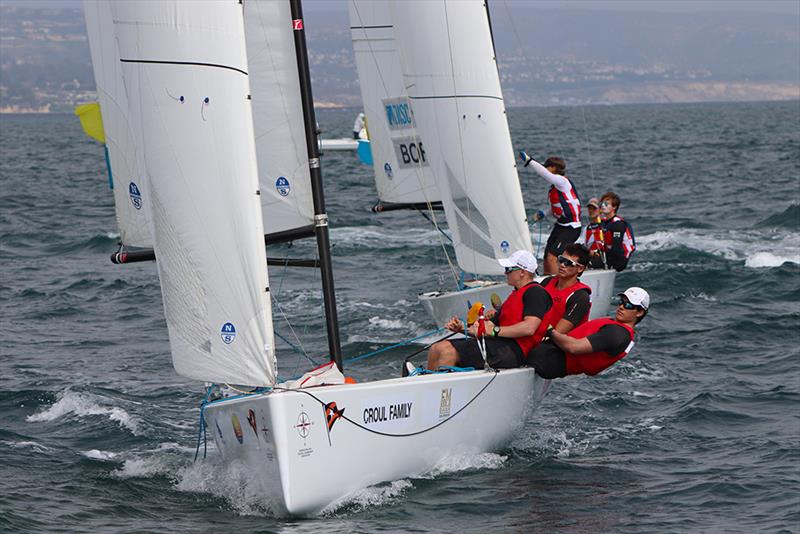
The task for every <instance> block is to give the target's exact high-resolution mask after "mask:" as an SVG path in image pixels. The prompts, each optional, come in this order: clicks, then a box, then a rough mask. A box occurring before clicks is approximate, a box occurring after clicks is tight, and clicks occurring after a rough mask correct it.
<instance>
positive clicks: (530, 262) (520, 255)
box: [497, 250, 536, 274]
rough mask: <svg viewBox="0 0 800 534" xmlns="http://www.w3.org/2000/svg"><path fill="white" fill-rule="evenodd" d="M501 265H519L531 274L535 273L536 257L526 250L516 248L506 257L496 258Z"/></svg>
mask: <svg viewBox="0 0 800 534" xmlns="http://www.w3.org/2000/svg"><path fill="white" fill-rule="evenodd" d="M497 261H498V262H500V265H502V266H503V267H519V268H520V269H524V270H526V271H528V272H529V273H531V274H536V258H535V257H534V256H533V254H531V253H530V252H528V251H527V250H518V251H516V252H515V253H513V254H512V255H511V256H509V257H508V258H502V259H499V260H497Z"/></svg>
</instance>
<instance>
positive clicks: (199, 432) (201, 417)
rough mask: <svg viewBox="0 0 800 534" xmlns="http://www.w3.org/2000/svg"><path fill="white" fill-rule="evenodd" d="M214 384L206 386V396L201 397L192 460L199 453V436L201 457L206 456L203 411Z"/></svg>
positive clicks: (195, 458)
mask: <svg viewBox="0 0 800 534" xmlns="http://www.w3.org/2000/svg"><path fill="white" fill-rule="evenodd" d="M214 387H215V384H211V385H210V386H208V391H206V396H205V397H204V398H203V402H202V403H201V404H200V426H199V427H198V429H197V448H196V449H195V451H194V461H195V462H196V461H197V456H198V455H199V454H200V436H202V437H203V459H204V460H205V458H206V452H207V451H208V447H207V441H206V418H205V414H204V413H203V411H204V410H205V408H206V404H208V397H209V396H210V395H211V391H212V390H213V389H214Z"/></svg>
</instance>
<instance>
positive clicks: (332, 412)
mask: <svg viewBox="0 0 800 534" xmlns="http://www.w3.org/2000/svg"><path fill="white" fill-rule="evenodd" d="M324 411H325V424H326V426H327V429H328V445H330V444H331V430H333V425H334V424H336V421H338V420H339V418H340V417H342V416H344V408H339V407H337V406H336V403H335V402H329V403H328V404H326V405H325V406H324Z"/></svg>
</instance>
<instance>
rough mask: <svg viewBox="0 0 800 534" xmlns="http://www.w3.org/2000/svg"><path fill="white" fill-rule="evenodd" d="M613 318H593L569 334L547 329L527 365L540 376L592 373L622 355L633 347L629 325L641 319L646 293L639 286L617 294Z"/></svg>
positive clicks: (646, 308) (632, 326)
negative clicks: (545, 335) (544, 336)
mask: <svg viewBox="0 0 800 534" xmlns="http://www.w3.org/2000/svg"><path fill="white" fill-rule="evenodd" d="M619 297H620V303H619V305H618V306H617V312H616V315H615V318H614V319H611V318H602V319H594V320H592V321H589V322H587V323H584V324H582V325H580V326H578V327H577V328H575V329H573V330H572V331H571V332H570V333H569V334H562V333H560V332H558V331H556V330H550V331H549V339H547V340H545V341H543V342H542V343H540V344H539V345H538V346H537V347H536V348H534V349H533V351H531V352H530V353H529V354H528V365H530V366H531V367H533V368H534V369H536V374H538V375H539V376H541V377H542V378H561V377H564V376H567V375H577V374H587V375H591V376H593V375H596V374H598V373H600V372H602V371H604V370H605V369H607V368H608V367H611V366H612V365H613V364H614V363H616V362H617V361H619V360H621V359H622V358H624V357H625V356H626V355H627V354H628V353H629V352H630V351H631V350H632V349H633V328H634V326H635V325H636V324H638V323H639V321H641V320H642V319H644V317H645V315H647V310H648V308H649V307H650V295H648V294H647V291H645V290H644V289H642V288H640V287H630V288H628V289H626V290H625V292H623V293H620V294H619Z"/></svg>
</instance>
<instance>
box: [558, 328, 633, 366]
mask: <svg viewBox="0 0 800 534" xmlns="http://www.w3.org/2000/svg"><path fill="white" fill-rule="evenodd" d="M610 324H615V325H619V326H622V327H624V328H625V330H627V331H628V333H629V334H630V336H631V342H630V343H628V346H627V347H626V348H625V350H624V351H622V352H621V353H619V354H617V355H616V356H611V355H610V354H608V353H607V352H602V351H597V352H590V353H589V354H570V353H567V354H566V356H567V374H568V375H578V374H581V373H586V374H587V375H592V376H593V375H596V374H597V373H600V372H601V371H604V370H605V369H608V368H609V367H611V366H612V365H613V364H615V363H616V362H618V361H619V360H621V359H622V358H624V357H625V356H626V355H627V354H628V353H629V352H630V351H631V350H632V349H633V328H631V327H630V326H628V325H626V324H622V323H620V322H619V321H615V320H614V319H610V318H608V317H603V318H601V319H593V320H591V321H589V322H587V323H583V324H582V325H580V326H578V327H576V328H574V329H573V330H572V331H571V332H570V333H569V334H567V335H568V336H570V337H574V338H575V339H582V338H585V337H588V336H590V335H592V334H596V333H597V332H599V331H600V329H601V328H603V327H604V326H608V325H610Z"/></svg>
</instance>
